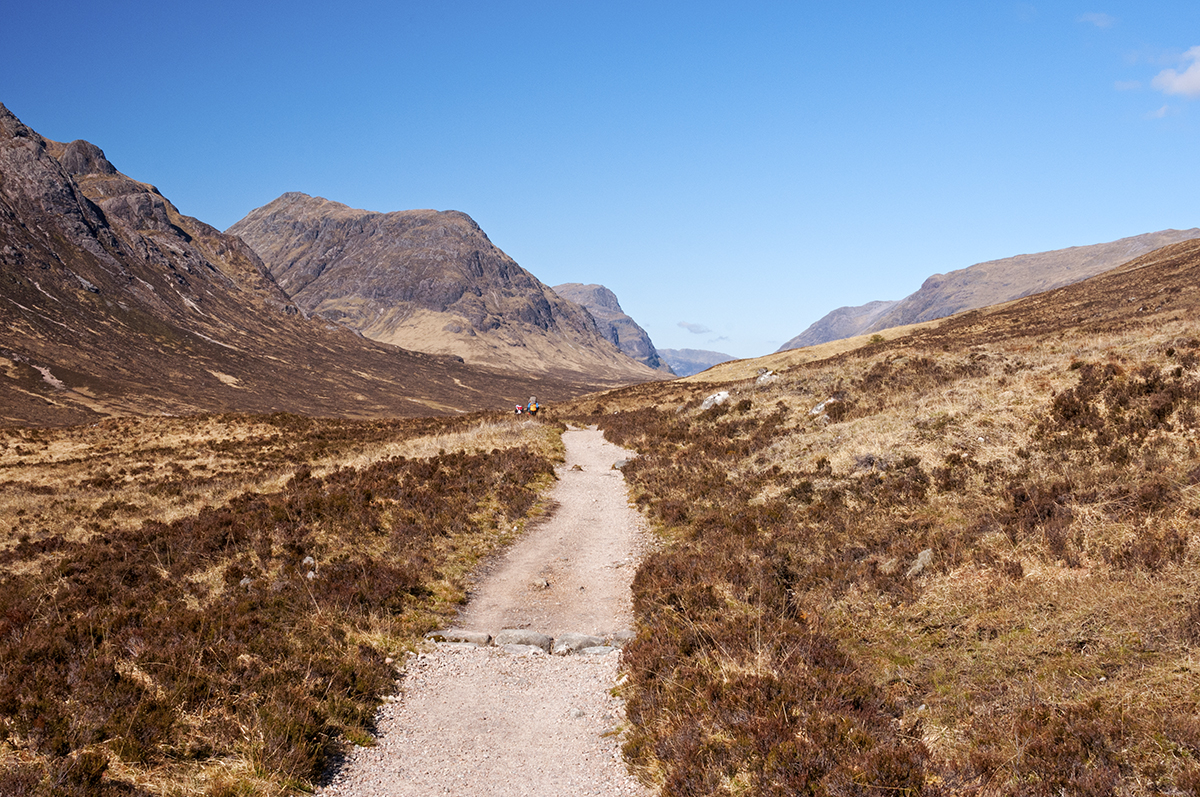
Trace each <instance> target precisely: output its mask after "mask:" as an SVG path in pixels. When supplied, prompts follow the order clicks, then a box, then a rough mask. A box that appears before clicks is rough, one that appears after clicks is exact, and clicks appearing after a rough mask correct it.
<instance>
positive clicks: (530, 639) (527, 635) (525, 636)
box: [493, 628, 554, 653]
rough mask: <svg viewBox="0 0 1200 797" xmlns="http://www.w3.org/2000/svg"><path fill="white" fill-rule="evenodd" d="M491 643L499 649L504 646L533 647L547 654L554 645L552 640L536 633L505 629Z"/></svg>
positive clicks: (519, 629)
mask: <svg viewBox="0 0 1200 797" xmlns="http://www.w3.org/2000/svg"><path fill="white" fill-rule="evenodd" d="M493 641H494V642H495V643H496V644H497V645H498V646H500V647H504V646H505V645H533V646H534V647H538V648H541V649H542V650H544V651H546V652H547V653H549V652H550V646H551V645H552V644H554V640H553V639H551V638H550V637H548V636H546V635H545V634H539V633H538V632H537V631H527V630H525V629H524V628H505V629H504V630H503V631H501V632H500V633H498V634H496V638H495V640H493Z"/></svg>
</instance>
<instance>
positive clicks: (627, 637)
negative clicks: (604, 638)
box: [609, 629, 637, 648]
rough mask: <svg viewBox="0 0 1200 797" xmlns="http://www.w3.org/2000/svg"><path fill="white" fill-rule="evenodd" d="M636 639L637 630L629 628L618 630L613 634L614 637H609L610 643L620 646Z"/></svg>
mask: <svg viewBox="0 0 1200 797" xmlns="http://www.w3.org/2000/svg"><path fill="white" fill-rule="evenodd" d="M635 639H637V632H636V631H630V630H629V629H624V630H621V631H617V632H616V633H615V634H613V635H612V637H611V638H610V639H609V643H610V644H612V645H615V646H617V647H619V648H623V647H625V646H626V645H628V644H629V643H630V642H632V641H633V640H635Z"/></svg>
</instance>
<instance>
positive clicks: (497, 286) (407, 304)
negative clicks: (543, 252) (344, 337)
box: [227, 193, 661, 382]
mask: <svg viewBox="0 0 1200 797" xmlns="http://www.w3.org/2000/svg"><path fill="white" fill-rule="evenodd" d="M227 232H229V233H230V234H233V235H237V236H239V237H240V238H242V239H243V240H245V241H246V243H248V244H249V245H250V246H251V247H252V248H253V249H254V250H255V251H256V252H257V253H258V254H259V256H260V257H262V259H263V262H265V263H266V264H267V266H268V268H269V269H270V270H271V273H272V275H273V276H274V277H275V279H276V281H277V282H278V283H279V285H280V287H281V288H283V290H284V291H285V292H287V293H288V295H290V296H291V297H292V298H293V299H294V300H295V301H296V302H297V303H298V304H299V305H300V306H301V307H302V308H304V310H305V311H306V312H309V313H311V314H313V315H315V316H320V317H322V318H327V319H330V320H333V321H337V322H338V323H340V324H345V325H346V326H348V327H350V328H352V329H355V330H358V331H359V332H361V333H362V334H363V335H365V336H366V337H368V338H371V339H372V340H377V341H380V342H383V343H390V344H394V345H397V346H402V347H404V348H406V349H412V350H414V351H423V352H428V353H432V354H449V355H452V356H458V357H462V358H463V359H464V360H465V361H466V362H467V363H469V364H476V365H482V366H486V367H492V368H497V369H504V370H509V371H515V372H519V373H525V374H538V375H544V376H551V377H556V378H566V379H572V380H576V381H579V380H583V381H587V380H592V381H608V382H632V381H642V380H646V379H654V378H661V375H659V374H656V373H655V372H654V371H652V370H651V369H650V368H648V367H647V366H644V365H642V364H640V363H637V362H634V361H633V360H631V359H630V358H629V357H627V356H625V355H624V354H622V353H621V352H620V351H619V350H618V349H617V347H616V346H614V345H613V344H612V343H610V342H609V341H608V340H607V339H606V338H605V337H604V336H603V335H601V334H600V331H599V330H598V329H597V327H596V323H595V321H594V320H593V319H592V317H591V316H590V315H588V313H587V312H585V311H584V310H583V309H582V308H580V307H579V306H578V305H576V304H574V303H572V302H568V301H565V300H563V299H562V298H561V297H559V296H558V295H557V294H555V293H554V291H552V290H550V288H549V287H547V286H546V285H544V284H542V283H541V282H540V281H539V280H538V279H537V278H536V277H534V276H533V275H532V274H530V273H529V272H527V271H525V270H524V269H522V268H521V267H520V266H518V265H517V264H516V262H514V261H513V260H512V258H510V257H509V256H508V255H506V254H505V253H504V252H502V251H501V250H500V249H499V248H497V247H496V246H495V245H494V244H493V243H492V242H491V241H490V240H488V237H487V235H486V234H484V232H483V230H481V229H480V228H479V226H478V225H477V224H475V222H474V221H473V220H472V219H471V218H470V217H469V216H467V215H466V214H465V213H460V212H458V211H444V212H439V211H434V210H406V211H397V212H394V213H374V212H370V211H366V210H357V209H354V208H350V207H347V206H346V205H343V204H340V203H338V202H331V201H329V200H327V199H323V198H321V197H311V196H308V195H306V194H301V193H289V194H284V195H283V196H281V197H279V198H278V199H276V200H275V201H273V202H271V203H269V204H267V205H264V206H263V207H261V208H257V209H255V210H253V211H251V212H250V213H249V214H247V215H246V217H245V218H243V219H242V220H241V221H239V222H237V223H236V224H234V225H233V226H232V227H230V228H229V230H228V231H227Z"/></svg>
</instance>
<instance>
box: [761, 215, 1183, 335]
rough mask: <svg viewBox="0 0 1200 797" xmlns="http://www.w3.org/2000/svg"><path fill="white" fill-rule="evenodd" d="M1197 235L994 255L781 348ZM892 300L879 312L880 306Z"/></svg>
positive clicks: (1092, 271)
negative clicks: (862, 323)
mask: <svg viewBox="0 0 1200 797" xmlns="http://www.w3.org/2000/svg"><path fill="white" fill-rule="evenodd" d="M1193 238H1200V228H1192V229H1190V230H1161V231H1159V232H1151V233H1145V234H1144V235H1135V236H1132V237H1130V238H1122V239H1120V240H1117V241H1111V242H1109V243H1103V244H1093V245H1091V246H1073V247H1070V248H1068V249H1055V250H1053V251H1049V252H1040V253H1037V254H1030V255H1017V256H1016V257H1006V258H1003V259H1001V260H989V261H987V262H985V263H976V264H975V265H973V266H969V267H967V268H962V269H958V270H956V271H951V272H950V273H948V274H934V275H933V276H931V277H929V278H928V279H927V280H925V282H924V284H922V285H921V287H920V289H919V290H917V292H916V293H913V294H910V295H909V296H907V297H905V298H904V299H902V300H900V301H899V302H872V303H871V304H866V305H862V306H861V307H843V308H839V309H837V310H834V311H833V312H832V313H830V314H829V315H827V316H825V317H824V318H822V319H821V320H820V321H818V322H817V323H815V324H813V325H812V326H810V327H809V328H808V329H806V330H805V331H804V332H802V333H801V334H800V335H798V336H797V337H795V338H793V339H792V340H789V341H788V342H787V343H785V344H783V346H782V347H780V349H779V350H780V351H784V350H785V349H795V348H800V347H801V346H813V345H816V344H818V343H826V342H828V341H831V340H840V339H842V338H847V337H853V336H855V335H863V334H868V333H871V332H879V331H881V330H884V329H891V328H892V327H899V326H905V325H908V324H919V323H922V322H924V321H933V320H934V319H938V318H945V317H946V316H951V315H954V314H955V313H961V312H963V311H965V310H975V309H978V308H981V307H989V306H991V305H994V304H1000V303H1002V302H1008V301H1012V300H1013V299H1020V298H1022V297H1025V296H1032V295H1033V294H1035V293H1043V292H1045V291H1049V290H1053V289H1054V288H1061V287H1063V286H1064V285H1071V284H1073V283H1076V282H1080V281H1082V280H1085V279H1088V278H1089V277H1094V276H1096V275H1097V274H1102V273H1104V272H1106V271H1111V270H1112V269H1115V268H1117V267H1118V266H1121V265H1123V264H1125V263H1128V262H1129V261H1131V260H1133V259H1135V258H1137V257H1140V256H1141V255H1144V254H1146V253H1147V252H1152V251H1154V250H1155V249H1160V248H1162V247H1164V246H1167V245H1169V244H1173V243H1178V242H1180V241H1187V240H1191V239H1193ZM889 304H890V305H891V306H890V307H883V311H882V312H879V308H880V306H882V305H889ZM868 316H873V317H871V319H870V323H867V324H865V325H860V324H859V323H858V322H857V321H851V322H849V323H848V322H847V319H862V320H865V319H866V318H867V317H868ZM843 333H848V334H843Z"/></svg>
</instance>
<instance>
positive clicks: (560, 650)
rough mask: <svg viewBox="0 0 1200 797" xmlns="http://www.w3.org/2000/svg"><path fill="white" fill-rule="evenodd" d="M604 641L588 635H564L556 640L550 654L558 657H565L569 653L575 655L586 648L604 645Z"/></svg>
mask: <svg viewBox="0 0 1200 797" xmlns="http://www.w3.org/2000/svg"><path fill="white" fill-rule="evenodd" d="M603 644H604V640H603V639H601V638H600V637H594V636H589V635H588V634H563V635H562V636H560V637H558V638H557V639H555V640H554V645H553V646H552V647H551V649H550V652H551V653H553V654H554V655H556V656H565V655H566V654H568V653H575V652H576V651H579V650H582V649H584V648H591V647H596V646H598V645H603Z"/></svg>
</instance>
